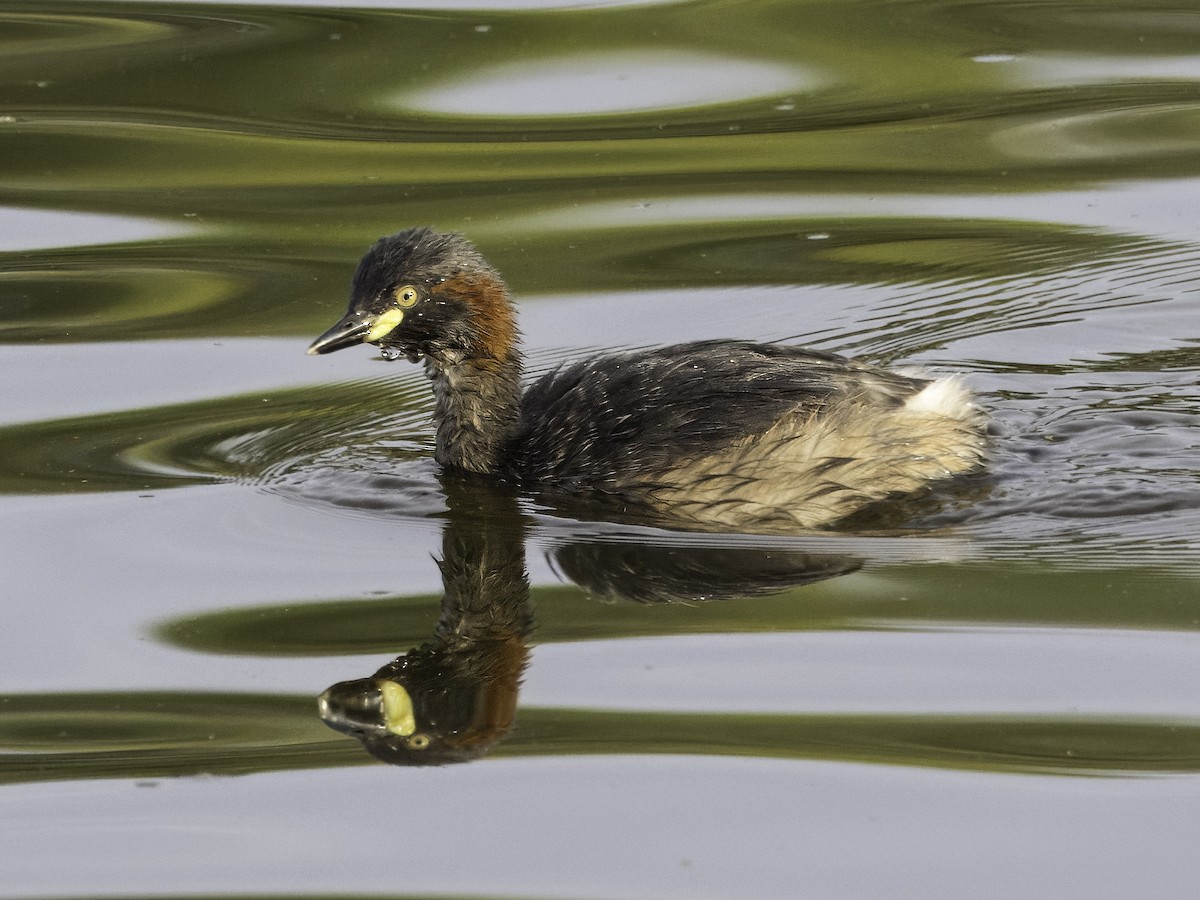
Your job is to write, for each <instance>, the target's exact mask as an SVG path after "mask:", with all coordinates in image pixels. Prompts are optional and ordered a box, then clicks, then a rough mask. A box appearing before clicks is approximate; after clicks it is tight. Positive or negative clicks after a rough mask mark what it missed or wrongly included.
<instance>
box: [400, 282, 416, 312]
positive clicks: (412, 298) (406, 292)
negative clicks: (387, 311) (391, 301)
mask: <svg viewBox="0 0 1200 900" xmlns="http://www.w3.org/2000/svg"><path fill="white" fill-rule="evenodd" d="M395 296H396V305H397V306H399V307H400V308H401V309H408V308H409V307H410V306H412V305H413V304H415V303H416V302H417V296H418V295H417V289H416V288H415V287H413V286H412V285H411V284H406V285H405V286H404V287H402V288H396V294H395Z"/></svg>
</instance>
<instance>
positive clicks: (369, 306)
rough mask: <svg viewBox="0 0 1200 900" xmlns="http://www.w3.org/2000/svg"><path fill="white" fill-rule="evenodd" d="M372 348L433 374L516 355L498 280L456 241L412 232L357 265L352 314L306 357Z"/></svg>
mask: <svg viewBox="0 0 1200 900" xmlns="http://www.w3.org/2000/svg"><path fill="white" fill-rule="evenodd" d="M362 343H368V344H377V345H378V346H379V347H380V348H382V349H383V350H384V351H385V355H387V356H389V357H390V358H395V357H397V356H400V355H403V356H407V357H408V358H409V359H410V360H412V361H413V362H416V361H417V360H418V359H420V358H421V357H425V358H426V359H429V360H431V361H432V362H433V364H434V365H435V366H437V367H438V368H446V367H449V366H453V365H456V364H457V363H460V362H462V361H464V360H468V359H473V360H478V361H480V362H483V363H485V364H486V362H487V361H488V360H504V359H506V358H508V357H509V356H510V355H511V354H512V353H514V352H515V351H516V343H517V332H516V325H515V321H514V314H513V308H512V303H511V301H510V300H509V298H508V290H507V289H506V288H505V286H504V281H503V280H502V279H501V278H500V275H499V273H498V272H497V271H496V270H495V269H493V268H492V267H491V266H490V265H489V264H488V262H487V261H486V260H485V259H484V258H483V256H482V255H480V253H479V251H478V250H476V249H475V247H474V246H473V245H472V244H471V242H470V241H468V240H467V239H466V238H464V237H463V236H462V235H459V234H441V233H439V232H436V231H434V230H433V229H432V228H427V227H424V228H410V229H407V230H405V231H400V232H397V233H396V234H392V235H388V236H387V237H382V238H380V239H379V240H378V241H377V242H376V243H375V246H373V247H372V248H371V249H370V250H368V251H367V253H366V255H365V256H364V257H363V258H362V260H361V261H360V262H359V264H358V270H357V271H356V272H355V273H354V281H353V285H352V287H351V293H350V308H349V310H347V312H346V315H344V316H343V317H342V318H341V319H340V320H339V321H338V322H337V323H336V324H335V325H334V326H333V327H332V328H330V329H329V330H328V331H326V332H325V333H324V334H322V335H321V336H320V337H319V338H317V339H316V340H315V341H313V343H312V346H310V347H309V348H308V352H309V353H310V354H318V353H331V352H333V351H334V350H341V349H343V348H344V347H352V346H354V345H355V344H362Z"/></svg>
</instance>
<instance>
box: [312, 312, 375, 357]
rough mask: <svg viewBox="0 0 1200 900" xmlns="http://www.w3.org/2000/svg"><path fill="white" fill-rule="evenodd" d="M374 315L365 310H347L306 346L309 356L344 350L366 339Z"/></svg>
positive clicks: (373, 322) (372, 324)
mask: <svg viewBox="0 0 1200 900" xmlns="http://www.w3.org/2000/svg"><path fill="white" fill-rule="evenodd" d="M374 324H375V317H374V316H372V315H371V314H370V313H365V312H349V313H346V315H344V316H342V318H341V319H339V320H338V323H337V324H336V325H334V326H333V327H332V328H330V329H329V330H328V331H326V332H325V333H324V334H323V335H321V336H320V337H319V338H317V339H316V340H315V341H313V342H312V345H311V346H310V347H309V348H308V355H309V356H316V355H317V354H319V353H332V352H333V351H334V350H344V349H345V348H347V347H353V346H354V345H355V344H361V343H362V342H363V341H365V340H366V339H367V335H368V334H369V333H370V331H371V328H372V326H374Z"/></svg>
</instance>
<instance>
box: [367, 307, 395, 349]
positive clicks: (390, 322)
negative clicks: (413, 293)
mask: <svg viewBox="0 0 1200 900" xmlns="http://www.w3.org/2000/svg"><path fill="white" fill-rule="evenodd" d="M403 321H404V310H402V309H389V310H388V311H387V312H385V313H381V314H380V316H379V318H378V319H376V320H375V321H374V323H373V324H372V325H371V330H370V331H368V332H367V336H366V337H365V338H364V340H365V341H366V342H367V343H368V344H373V343H375V342H376V341H378V340H382V339H383V338H385V337H387V336H388V335H389V334H391V333H392V332H393V331H395V330H396V326H397V325H399V324H400V323H401V322H403Z"/></svg>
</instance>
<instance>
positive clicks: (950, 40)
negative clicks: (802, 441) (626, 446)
mask: <svg viewBox="0 0 1200 900" xmlns="http://www.w3.org/2000/svg"><path fill="white" fill-rule="evenodd" d="M1198 35H1200V10H1197V9H1196V8H1194V5H1193V4H1184V3H1178V2H1173V0H1166V2H1165V3H1156V4H1153V5H1150V4H1143V3H1140V2H1136V0H1120V2H1103V0H1095V2H1086V0H1081V2H1078V3H1053V4H1051V3H1045V4H1026V3H1011V2H981V3H976V2H966V3H955V4H946V3H939V2H925V0H916V2H907V3H894V2H877V3H865V2H849V0H842V2H823V0H811V2H803V3H797V2H793V0H749V2H740V3H726V4H720V3H704V2H643V3H638V2H628V3H616V2H614V3H604V2H598V3H597V2H591V3H575V4H571V3H568V2H548V0H529V2H521V0H512V2H480V3H478V4H476V5H468V4H452V3H440V2H428V3H421V2H418V3H415V4H413V5H411V6H408V7H403V8H402V7H401V5H400V4H398V3H386V2H375V3H360V4H358V5H357V6H356V8H340V7H335V6H333V5H331V4H328V3H311V2H310V3H277V2H272V3H267V4H255V5H250V4H233V3H201V2H193V3H172V2H161V3H141V2H135V3H128V2H121V3H118V2H87V0H77V2H64V3H55V4H46V3H42V2H34V0H25V2H14V0H0V341H3V349H0V383H2V384H3V385H4V389H3V392H2V393H0V397H2V403H0V448H2V452H0V492H2V496H0V520H2V523H3V524H2V528H3V536H4V537H3V545H4V548H5V550H4V553H3V572H4V574H3V581H2V583H3V586H4V587H3V595H4V607H5V617H4V618H5V622H6V626H5V628H4V629H3V631H2V632H0V657H2V658H3V660H4V665H3V667H2V668H0V673H2V680H0V781H2V782H3V786H0V895H2V896H25V897H29V896H47V897H48V896H54V897H68V896H69V897H102V896H137V895H151V894H153V895H155V896H189V897H192V896H214V897H215V896H221V897H225V896H242V895H247V894H254V895H260V896H268V895H270V896H330V895H335V894H336V895H337V896H372V897H381V896H394V897H407V896H430V895H445V896H462V895H470V896H505V897H515V896H520V897H551V896H553V897H593V898H594V897H700V896H708V897H730V896H754V897H821V898H873V897H880V896H888V897H911V898H923V900H929V898H962V897H972V898H990V897H995V898H1013V897H1051V896H1052V897H1059V898H1066V897H1088V898H1099V897H1111V898H1125V897H1134V896H1136V897H1143V898H1145V897H1156V898H1157V897H1161V898H1177V897H1182V896H1189V895H1190V894H1191V893H1192V892H1193V891H1194V885H1195V883H1196V880H1197V878H1198V877H1200V862H1198V861H1197V855H1196V852H1195V844H1196V840H1195V837H1196V833H1197V832H1196V828H1197V824H1196V823H1197V821H1200V633H1198V629H1200V537H1198V536H1200V476H1198V474H1197V459H1198V458H1200V415H1198V409H1200V388H1198V386H1197V385H1198V382H1200V378H1198V373H1200V317H1198V315H1197V313H1198V311H1200V246H1198V245H1197V242H1196V235H1197V234H1198V233H1200V202H1197V197H1198V195H1200V129H1198V128H1197V126H1198V124H1200V54H1198V53H1197V46H1198V45H1197V36H1198ZM426 223H431V224H435V225H437V226H439V227H441V228H445V229H452V230H458V231H462V232H464V233H465V234H467V235H468V236H469V237H470V238H471V239H472V240H474V241H475V242H476V243H477V244H478V245H479V246H480V248H481V249H482V250H483V252H484V253H485V255H487V257H488V258H489V259H490V260H491V261H492V262H493V263H494V264H495V265H496V266H497V267H498V268H499V269H500V270H501V271H502V272H503V273H505V275H506V277H507V278H508V280H509V283H510V285H511V286H512V288H513V290H514V292H515V294H516V295H517V297H518V298H519V302H520V312H521V326H522V330H523V333H524V336H525V347H526V350H527V351H528V354H529V360H530V369H531V370H533V371H535V372H537V371H544V370H546V369H548V368H549V367H551V366H553V365H555V364H556V363H558V362H560V361H562V360H567V359H575V358H579V357H582V356H584V355H586V354H589V353H592V352H595V351H596V350H598V349H615V348H630V347H641V346H648V345H653V344H659V343H669V342H674V341H681V340H687V339H693V338H708V337H741V338H753V339H760V340H778V341H785V342H789V343H799V344H807V345H812V346H816V347H820V348H824V349H831V350H838V351H842V352H847V353H851V354H853V355H856V356H859V357H861V358H864V359H867V360H871V361H875V362H881V363H887V364H897V365H911V366H920V367H925V368H928V369H932V370H938V371H941V370H944V371H953V372H960V373H963V374H964V375H965V377H966V379H967V380H968V382H969V383H970V385H971V387H972V388H973V389H975V390H976V391H977V392H978V394H979V396H980V399H981V402H982V403H983V404H984V405H985V406H986V407H987V409H988V410H989V413H990V416H991V427H990V430H991V433H992V439H991V451H990V463H989V468H988V472H987V473H986V474H985V475H980V476H976V477H973V478H969V479H966V480H965V481H963V482H961V483H958V484H955V485H951V486H946V487H943V488H939V489H937V490H936V491H934V492H932V493H931V494H930V495H929V496H925V497H921V498H918V499H916V500H914V501H912V502H909V503H903V504H895V505H894V506H893V507H890V508H889V509H888V510H886V511H885V513H884V514H882V515H881V516H878V517H874V518H872V519H871V520H869V521H858V522H854V523H849V524H848V525H847V526H846V527H844V528H840V529H837V530H834V531H829V532H823V533H815V534H801V535H795V536H776V537H763V536H753V535H725V534H703V535H699V534H688V533H685V532H682V531H673V530H671V529H668V528H663V527H659V526H654V525H650V524H645V523H637V522H631V521H621V520H620V519H619V517H611V516H609V517H599V518H597V517H593V516H589V515H588V514H586V512H585V511H579V510H575V511H571V510H564V509H561V508H551V507H549V506H547V505H546V504H545V503H544V502H543V501H542V500H540V499H539V498H535V497H526V496H515V495H512V494H510V493H508V492H506V491H503V490H499V489H496V488H494V487H489V486H487V485H480V484H474V483H469V482H468V483H464V482H462V481H460V480H457V479H454V478H448V477H446V476H444V475H443V474H442V473H440V472H439V471H438V469H437V467H436V466H435V465H434V463H433V461H432V440H433V435H432V430H431V427H430V423H429V414H430V409H431V400H430V395H429V389H428V385H427V383H426V381H425V379H424V377H423V375H422V374H421V371H420V370H419V369H418V368H417V367H414V366H410V365H408V364H407V363H405V362H392V363H389V362H384V361H381V360H380V359H379V357H378V355H377V354H375V353H373V352H371V351H369V350H366V349H362V348H360V349H358V350H349V351H346V352H343V353H338V354H334V355H332V356H328V357H319V358H313V357H308V356H306V355H305V354H304V350H305V348H306V347H307V344H308V341H309V340H311V339H312V337H314V336H315V335H317V334H318V333H319V332H320V331H322V330H324V328H325V327H327V326H328V325H329V324H331V323H332V322H333V321H334V320H335V319H336V317H337V316H338V315H340V314H341V312H342V310H343V309H344V306H345V302H346V288H347V285H348V282H349V279H350V276H351V274H352V272H353V269H354V266H355V263H356V261H357V259H358V257H359V255H360V254H361V253H362V252H363V250H364V249H365V248H366V247H367V246H369V245H370V243H371V242H372V241H373V240H374V239H375V238H376V237H378V236H379V235H381V234H385V233H390V232H392V231H395V230H397V229H399V228H401V227H406V226H409V225H417V224H426ZM439 617H443V619H442V623H443V624H442V628H443V632H442V636H443V638H444V636H445V635H444V630H445V628H447V627H452V626H456V625H457V626H463V627H464V628H466V629H467V630H470V629H471V628H473V627H476V626H478V625H479V622H480V620H481V619H483V620H486V622H487V627H486V628H485V629H483V631H484V632H486V633H483V634H482V636H481V637H479V639H478V640H474V639H473V642H471V645H470V646H469V647H457V648H448V647H447V644H446V641H445V640H441V639H435V635H436V634H438V632H437V631H436V629H438V627H439V626H438V622H439ZM418 646H423V647H424V648H425V649H424V650H422V651H419V652H416V653H412V654H408V655H407V656H405V657H403V658H401V659H397V658H398V656H399V655H400V654H405V653H406V652H407V651H409V650H410V649H411V648H416V647H418ZM393 660H397V661H396V662H395V663H393V662H392V661H393ZM406 667H407V668H406ZM381 668H386V669H387V670H388V671H390V672H391V673H392V674H395V673H396V672H399V671H402V670H403V671H407V672H408V673H409V675H410V676H411V678H412V679H413V680H414V683H415V682H416V681H420V684H421V687H420V693H419V696H418V702H419V704H428V705H430V707H432V706H434V705H436V704H439V703H440V704H443V705H444V706H445V707H446V710H447V711H446V713H445V715H446V716H452V715H458V716H460V717H465V721H466V725H465V726H464V733H469V734H470V736H471V740H470V741H467V742H465V743H460V745H459V746H457V747H453V748H449V749H448V748H447V747H445V746H443V745H442V743H441V740H442V738H441V736H439V735H433V736H432V739H431V740H432V744H431V745H430V746H421V745H417V746H415V747H414V746H412V744H411V742H409V743H407V744H405V743H404V742H399V744H403V746H398V743H397V742H396V741H394V740H393V741H391V742H390V744H388V746H379V745H378V742H377V743H376V745H375V746H374V752H375V753H376V754H377V755H380V756H384V757H388V758H390V760H391V761H392V762H399V763H403V762H413V761H414V759H413V758H414V757H416V760H415V761H417V762H421V761H424V762H430V761H446V760H450V759H456V760H458V761H459V762H460V764H456V765H446V766H442V767H412V766H396V765H385V764H382V763H380V762H379V761H377V760H376V759H375V758H374V757H373V756H372V755H370V754H368V753H367V752H365V750H364V744H363V742H360V741H358V740H355V739H353V738H352V737H350V736H347V735H346V734H342V733H339V732H338V731H335V730H331V729H330V728H329V727H327V726H326V724H325V722H324V721H323V720H322V717H321V715H319V708H318V697H321V696H322V695H323V694H324V692H326V690H327V689H328V688H330V687H331V686H332V685H335V684H343V683H346V682H349V683H350V684H349V685H348V686H347V685H345V684H343V686H342V687H340V688H334V689H332V690H331V691H330V692H329V693H328V694H324V699H323V701H322V704H321V707H320V711H323V712H324V714H325V715H326V717H327V718H331V719H334V720H336V719H338V718H339V717H343V718H342V719H341V720H340V724H341V725H342V726H343V728H348V727H349V725H348V723H347V722H346V721H345V717H346V716H349V717H353V714H354V709H353V707H354V704H355V703H356V702H357V703H360V704H361V703H362V702H364V701H363V700H362V682H361V679H364V678H367V677H368V676H372V674H373V673H375V672H376V670H378V669H381ZM410 687H412V689H413V691H414V693H416V692H417V688H416V687H413V685H410ZM356 691H357V692H358V693H356ZM347 710H349V711H348V712H347ZM360 712H361V711H360ZM368 712H369V710H368ZM333 724H339V721H334V722H333ZM427 740H429V739H428V738H427ZM366 743H368V744H370V743H371V739H370V738H369V737H368V738H367V740H366ZM422 754H425V755H424V756H422ZM436 754H441V755H436ZM234 776H238V777H234Z"/></svg>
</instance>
